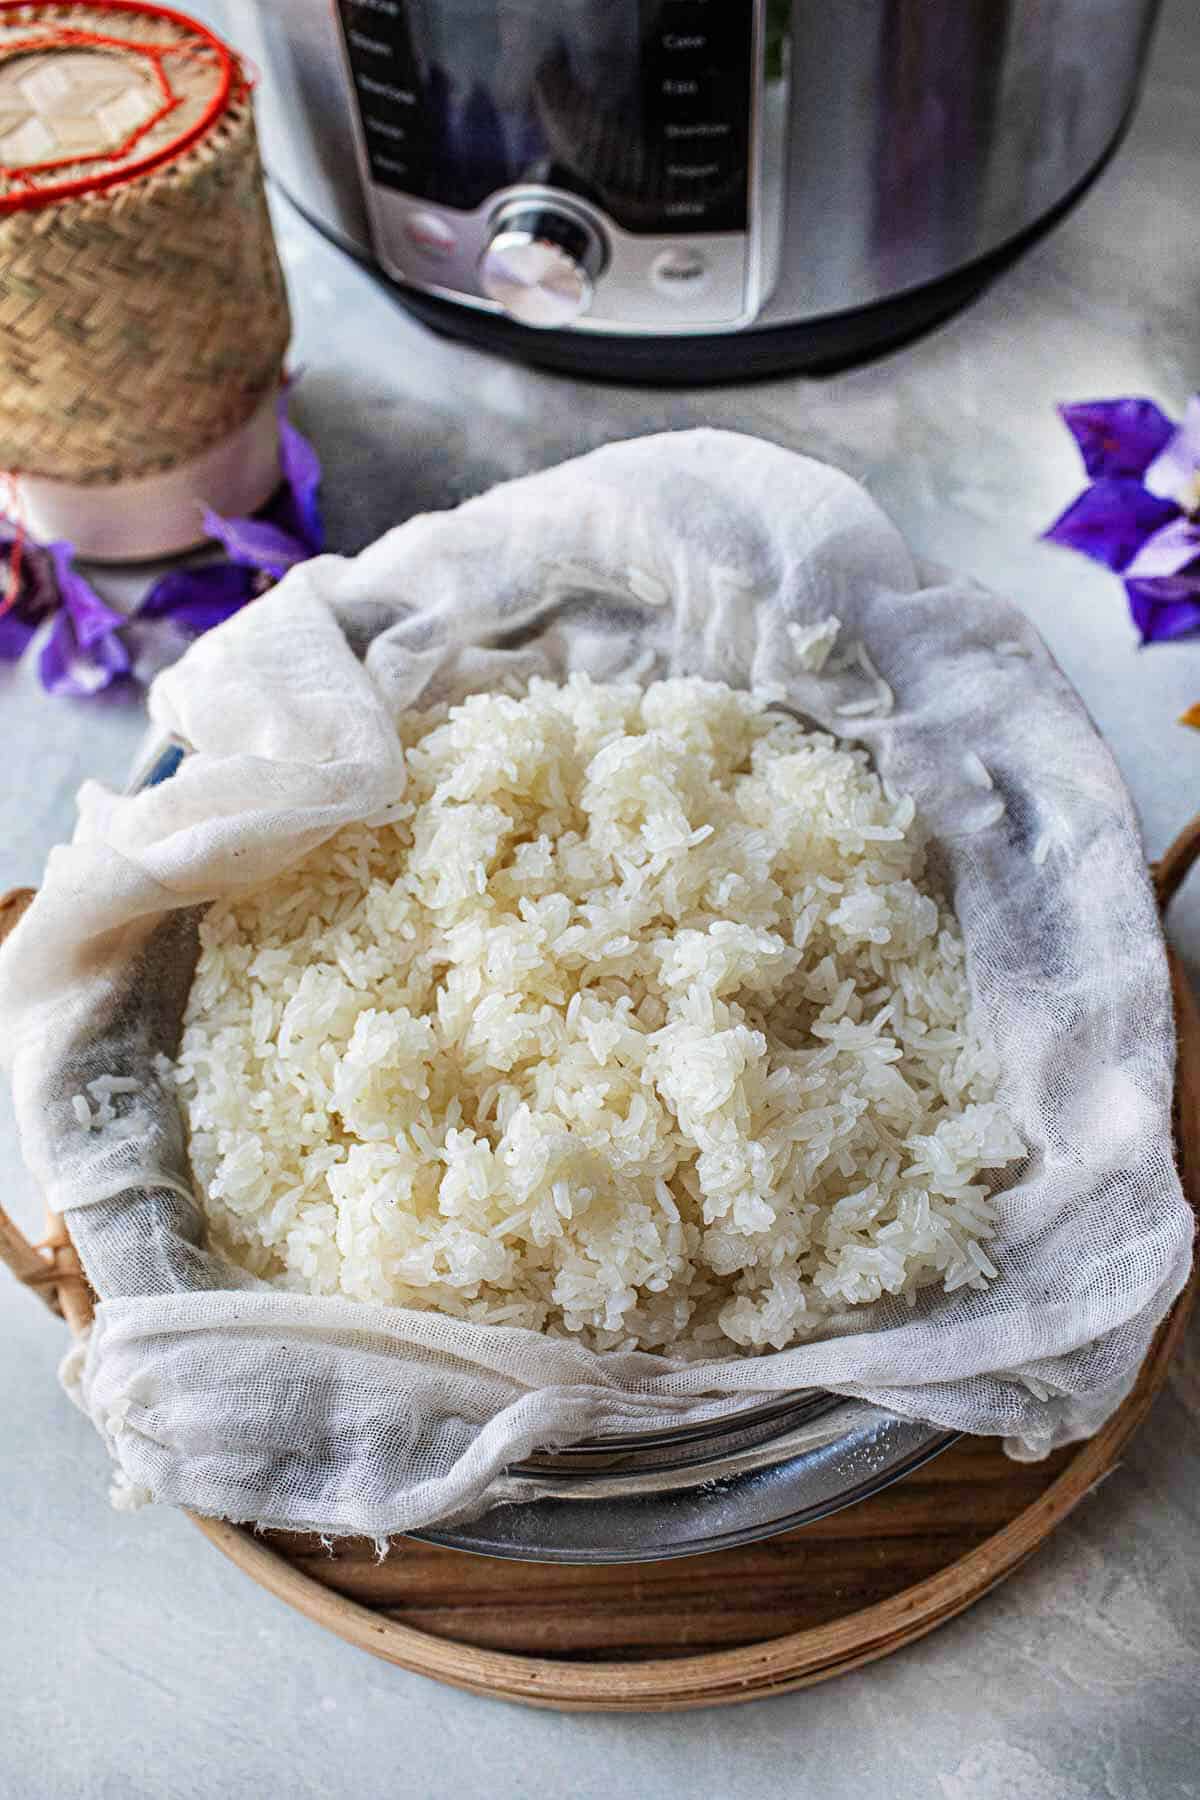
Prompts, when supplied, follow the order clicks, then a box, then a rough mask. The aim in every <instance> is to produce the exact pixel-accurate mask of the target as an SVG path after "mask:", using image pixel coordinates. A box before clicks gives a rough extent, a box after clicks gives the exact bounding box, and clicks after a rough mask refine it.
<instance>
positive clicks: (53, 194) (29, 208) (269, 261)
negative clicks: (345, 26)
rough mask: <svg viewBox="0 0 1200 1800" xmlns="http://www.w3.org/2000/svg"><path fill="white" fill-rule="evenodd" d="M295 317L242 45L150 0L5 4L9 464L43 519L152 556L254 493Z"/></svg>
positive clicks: (32, 515) (191, 536) (4, 446)
mask: <svg viewBox="0 0 1200 1800" xmlns="http://www.w3.org/2000/svg"><path fill="white" fill-rule="evenodd" d="M289 333H290V319H289V315H288V308H287V299H286V294H285V290H284V285H283V277H282V273H281V270H280V267H279V261H278V257H277V256H276V252H275V245H274V240H273V238H272V234H271V226H270V220H269V217H268V213H267V207H266V196H265V192H264V187H263V179H262V170H261V167H260V164H259V158H258V148H257V141H256V138H255V131H254V116H253V110H252V106H251V95H250V84H249V82H248V80H247V77H246V75H245V73H244V72H243V70H242V67H241V65H240V63H239V62H238V60H237V58H236V56H235V55H234V54H233V52H232V51H231V50H230V49H229V48H228V47H227V46H226V45H225V44H223V43H222V42H221V41H220V39H218V38H216V37H215V36H214V35H213V34H212V33H211V32H210V31H208V30H207V29H206V28H205V27H204V26H201V25H198V24H196V23H195V22H194V21H192V20H190V19H188V18H186V17H184V15H183V14H181V13H177V12H174V11H170V10H168V9H166V8H162V7H158V6H154V5H150V4H146V3H143V0H87V3H86V4H71V3H69V0H45V3H42V0H0V387H2V388H3V392H4V396H5V404H4V408H3V412H2V413H0V469H4V470H7V471H9V472H10V473H12V474H14V475H15V476H17V477H19V481H20V493H21V498H22V500H23V503H24V506H25V508H26V511H27V514H28V517H27V519H26V523H27V524H28V525H29V527H30V529H32V530H33V531H34V532H35V535H38V536H42V537H50V536H68V537H74V538H75V540H76V542H77V547H78V548H79V549H80V551H81V552H82V553H84V554H96V555H100V556H107V557H114V556H115V557H123V556H130V557H136V556H150V555H160V554H165V553H167V552H169V551H172V550H176V549H182V548H186V547H188V546H190V545H191V544H194V543H197V542H199V541H201V540H202V538H203V535H204V534H203V529H202V512H203V505H204V504H205V503H207V504H213V505H217V506H218V508H221V509H225V510H233V511H238V512H248V511H253V510H254V509H255V508H256V507H257V506H259V505H261V504H262V502H263V501H264V500H265V499H267V497H268V496H269V494H270V492H271V490H272V488H273V487H274V486H275V484H276V483H277V481H278V479H279V466H278V459H277V453H276V445H275V435H274V417H273V413H272V411H271V406H270V400H271V399H272V398H273V396H274V394H275V392H276V390H277V388H278V385H279V380H280V374H281V369H282V364H283V357H284V353H285V350H286V347H287V342H288V337H289ZM260 418H261V419H262V421H263V422H262V423H261V424H260V425H259V426H258V428H257V430H256V431H254V432H251V435H250V436H249V438H247V437H246V436H245V434H246V432H247V430H248V428H249V427H250V426H251V424H252V422H253V421H255V420H256V419H260ZM239 434H242V436H241V437H239ZM226 447H227V454H226V456H225V457H224V460H222V454H221V453H222V451H223V449H226ZM198 463H199V464H201V465H202V466H201V467H200V469H199V470H197V469H195V468H194V465H196V464H198ZM139 482H141V483H145V482H151V483H156V485H153V486H151V487H149V488H141V489H139V488H138V487H137V486H136V484H137V483H139ZM124 484H129V486H130V491H129V492H128V493H123V492H122V487H123V485H124ZM89 489H91V490H101V491H102V492H103V500H104V506H103V507H99V506H97V505H95V504H92V505H90V506H89V505H88V504H87V500H88V496H87V494H86V492H84V490H89ZM94 500H95V496H93V501H94ZM105 519H107V521H108V538H107V540H106V541H103V542H100V543H96V542H94V541H93V540H94V538H95V533H96V524H95V523H94V521H97V520H99V521H100V522H103V521H104V520H105ZM114 519H115V520H116V521H117V523H118V525H121V524H123V526H124V529H123V530H121V529H117V530H114V527H113V521H114Z"/></svg>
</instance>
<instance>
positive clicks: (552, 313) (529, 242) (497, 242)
mask: <svg viewBox="0 0 1200 1800" xmlns="http://www.w3.org/2000/svg"><path fill="white" fill-rule="evenodd" d="M603 257H604V252H603V247H602V246H601V244H600V243H599V241H598V239H597V238H596V236H595V234H594V233H593V232H592V231H591V230H590V229H589V228H588V227H587V226H585V225H584V224H583V223H582V222H581V221H579V220H577V219H575V218H573V217H571V216H569V215H567V214H566V213H559V212H557V211H555V210H552V209H550V208H525V209H522V210H519V211H516V212H514V213H512V214H510V215H508V216H502V217H501V218H500V220H499V222H498V226H497V230H496V234H495V236H494V237H493V238H492V241H491V243H490V244H489V245H488V246H487V249H486V250H485V251H484V253H483V255H482V257H481V258H480V261H479V284H480V286H481V287H482V289H483V291H484V293H485V294H486V295H487V296H488V298H489V300H494V301H495V302H496V304H497V305H498V306H502V307H503V308H504V311H505V312H506V313H508V315H509V317H510V318H513V319H519V320H520V322H521V324H523V325H539V326H543V327H545V326H555V325H569V324H570V323H571V321H572V319H577V318H578V317H579V315H580V314H581V313H585V312H586V311H587V309H588V307H589V306H590V305H591V303H592V291H593V289H592V283H593V278H594V277H595V275H596V274H598V272H599V270H600V267H601V265H602V263H603Z"/></svg>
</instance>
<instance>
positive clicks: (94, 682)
mask: <svg viewBox="0 0 1200 1800" xmlns="http://www.w3.org/2000/svg"><path fill="white" fill-rule="evenodd" d="M101 604H103V602H101ZM116 616H117V619H118V622H120V614H117V615H116ZM96 625H97V620H96V619H95V618H94V617H93V618H91V619H90V621H85V629H90V631H91V636H90V641H89V642H88V643H86V644H85V643H83V642H82V640H81V638H80V636H79V634H78V632H77V631H76V629H75V621H74V617H73V615H72V612H71V610H70V608H69V607H66V606H64V607H62V608H61V609H60V611H59V613H58V616H57V618H56V619H55V621H54V624H53V626H52V627H51V630H50V636H49V637H48V638H47V639H46V642H45V643H44V644H43V646H42V651H41V655H40V656H39V658H38V674H39V676H40V677H41V683H42V686H43V687H44V688H45V689H46V691H47V693H50V694H68V695H72V696H73V697H75V698H76V699H84V698H86V697H87V696H88V695H89V694H98V693H99V692H100V691H101V689H102V688H106V687H108V686H109V685H110V684H111V683H112V682H113V681H115V680H116V679H117V677H118V676H119V675H126V674H128V672H129V652H128V651H127V650H126V648H125V646H124V644H123V643H122V642H121V640H120V638H119V637H118V636H117V633H116V631H115V630H109V631H106V632H98V631H97V630H96Z"/></svg>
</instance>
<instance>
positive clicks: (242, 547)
mask: <svg viewBox="0 0 1200 1800" xmlns="http://www.w3.org/2000/svg"><path fill="white" fill-rule="evenodd" d="M204 529H205V531H206V532H207V533H208V535H209V537H211V538H215V539H216V540H217V542H218V543H219V544H220V545H221V546H222V547H223V549H224V551H225V554H226V556H228V558H229V560H230V561H231V562H235V563H240V564H241V566H242V567H243V568H245V569H262V570H263V571H264V572H265V573H266V574H268V575H272V576H274V578H275V579H276V581H278V580H279V578H280V576H282V575H286V574H287V572H288V570H289V569H290V568H292V567H293V566H294V565H295V564H296V563H298V562H307V560H308V558H309V557H310V556H311V555H312V551H311V550H310V549H309V548H308V546H307V544H304V543H302V542H301V541H300V539H299V538H296V537H293V536H292V534H291V532H290V531H285V530H284V528H283V527H282V526H281V525H276V524H274V523H273V522H272V521H271V520H270V519H269V518H261V517H260V518H254V519H225V518H222V516H221V514H220V513H215V512H206V513H205V515H204Z"/></svg>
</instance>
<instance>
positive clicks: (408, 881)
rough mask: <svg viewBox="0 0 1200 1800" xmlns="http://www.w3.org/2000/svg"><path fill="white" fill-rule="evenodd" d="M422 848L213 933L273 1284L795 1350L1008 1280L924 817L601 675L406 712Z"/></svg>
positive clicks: (207, 1199) (460, 1313)
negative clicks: (854, 1325)
mask: <svg viewBox="0 0 1200 1800" xmlns="http://www.w3.org/2000/svg"><path fill="white" fill-rule="evenodd" d="M401 735H402V738H403V741H404V744H405V747H406V748H405V759H406V763H407V770H408V784H407V787H406V790H405V791H404V793H403V794H402V795H399V796H398V797H397V803H396V805H395V807H394V808H393V809H392V811H391V814H390V816H389V819H388V821H387V822H386V823H382V824H379V825H376V826H370V827H369V826H366V825H356V826H353V827H349V828H347V829H345V830H343V831H341V832H339V833H338V834H337V836H336V837H334V838H333V839H331V840H330V841H329V842H328V843H327V844H325V845H323V846H322V847H321V848H320V849H319V850H317V851H315V852H314V853H313V854H312V855H310V856H309V857H308V858H307V859H306V860H305V861H304V862H302V863H300V864H299V865H297V866H296V867H295V868H294V869H292V870H291V871H289V872H288V873H287V874H285V875H284V876H282V877H280V878H279V879H277V880H275V881H273V882H272V883H271V884H270V885H269V886H267V887H264V888H262V889H260V890H259V891H256V892H255V893H253V894H252V895H250V896H249V897H247V898H243V899H239V900H238V901H236V902H229V903H219V904H216V905H214V906H212V907H211V908H210V909H209V911H208V913H207V914H206V916H205V918H204V920H203V922H202V924H201V928H200V940H201V950H200V958H199V963H198V966H197V970H196V975H195V980H194V983H193V987H192V991H191V997H190V1001H189V1004H188V1008H187V1015H186V1021H185V1030H184V1035H183V1040H182V1044H181V1048H180V1053H179V1059H178V1065H177V1080H178V1083H179V1087H180V1093H181V1097H182V1100H183V1104H184V1108H185V1112H186V1117H187V1121H188V1126H189V1130H190V1140H191V1158H192V1165H193V1169H194V1172H195V1175H196V1178H197V1181H198V1183H199V1186H200V1189H201V1192H202V1195H203V1198H204V1204H205V1206H206V1209H207V1213H208V1218H209V1222H210V1228H211V1235H212V1239H213V1241H214V1244H215V1247H216V1248H217V1249H219V1250H220V1251H221V1252H222V1253H223V1254H224V1255H225V1256H226V1257H228V1258H229V1259H231V1260H232V1261H233V1262H235V1263H237V1264H240V1265H241V1266H242V1267H243V1268H245V1269H247V1270H249V1271H251V1272H252V1273H253V1274H255V1275H257V1276H260V1277H262V1278H264V1279H266V1280H267V1281H271V1282H275V1283H277V1284H279V1285H280V1286H283V1287H287V1288H292V1289H297V1290H301V1291H304V1292H309V1293H315V1294H340V1295H346V1296H349V1297H350V1298H352V1299H356V1300H363V1301H374V1302H385V1303H389V1304H393V1305H397V1306H406V1307H420V1308H435V1309H437V1310H439V1311H441V1312H444V1313H448V1314H451V1315H453V1316H454V1317H456V1318H462V1319H472V1320H478V1321H484V1322H487V1323H490V1324H496V1325H516V1326H526V1327H530V1328H532V1329H534V1330H541V1331H548V1332H552V1333H556V1334H564V1333H571V1334H575V1335H578V1336H579V1337H581V1338H582V1339H584V1340H585V1341H586V1342H587V1343H588V1344H590V1345H591V1346H593V1347H595V1348H600V1349H609V1348H617V1347H627V1346H638V1347H641V1348H644V1349H662V1350H669V1351H670V1352H672V1353H675V1354H681V1355H697V1354H700V1355H703V1354H708V1355H714V1354H716V1355H720V1354H723V1353H726V1352H728V1351H730V1349H731V1346H734V1345H736V1346H739V1347H742V1348H750V1349H758V1348H765V1347H775V1348H782V1347H783V1346H785V1345H787V1344H789V1343H792V1342H793V1341H795V1340H796V1339H798V1338H800V1337H803V1336H806V1335H810V1334H812V1333H814V1332H817V1331H820V1330H822V1329H829V1328H830V1327H831V1325H833V1324H835V1323H836V1321H837V1317H838V1315H844V1314H845V1311H846V1309H847V1308H850V1307H856V1306H861V1305H863V1304H864V1303H867V1302H870V1301H874V1300H877V1299H879V1298H880V1297H881V1296H882V1295H896V1296H902V1297H903V1298H904V1299H905V1300H908V1301H910V1302H911V1301H912V1300H913V1298H914V1297H915V1295H916V1294H917V1292H918V1290H919V1289H921V1288H923V1287H925V1286H928V1285H933V1284H939V1285H941V1286H943V1287H945V1288H946V1289H948V1290H949V1289H953V1288H956V1287H958V1286H960V1285H962V1284H964V1283H967V1284H971V1285H974V1286H981V1285H983V1284H984V1283H985V1282H986V1281H987V1280H988V1278H989V1277H991V1276H993V1275H994V1274H995V1273H996V1270H995V1267H994V1265H993V1263H992V1262H991V1260H990V1259H989V1257H988V1255H987V1252H986V1250H985V1249H984V1248H983V1246H984V1244H985V1243H986V1242H987V1240H988V1238H989V1236H990V1235H991V1234H992V1231H993V1215H992V1208H991V1206H990V1204H989V1200H988V1183H987V1181H986V1180H985V1179H984V1172H985V1171H994V1170H999V1169H1001V1168H1002V1167H1003V1166H1004V1165H1005V1164H1006V1163H1008V1162H1010V1161H1012V1160H1013V1159H1014V1158H1016V1157H1018V1156H1020V1155H1021V1154H1022V1153H1023V1152H1022V1146H1021V1144H1020V1141H1019V1140H1018V1138H1017V1136H1016V1134H1015V1132H1014V1130H1013V1128H1012V1126H1011V1124H1010V1123H1009V1121H1008V1119H1007V1118H1006V1116H1005V1114H1004V1112H1003V1111H1002V1109H1001V1108H1000V1106H999V1105H998V1104H997V1103H996V1101H995V1092H996V1086H997V1080H998V1074H999V1071H998V1068H997V1064H996V1059H995V1057H994V1055H993V1053H992V1052H991V1050H990V1049H989V1048H988V1047H987V1046H986V1045H985V1044H984V1043H983V1042H981V1041H980V1038H979V1036H978V1035H977V1033H976V1030H975V1028H974V1026H973V1024H972V1020H971V1015H970V995H969V991H968V987H967V981H966V974H965V967H964V951H963V944H962V939H961V937H960V934H959V931H958V928H957V926H956V923H955V921H954V919H953V917H952V915H951V914H950V913H949V912H948V911H947V909H946V908H945V906H944V905H942V904H940V903H939V901H938V899H937V898H936V897H935V896H934V894H933V893H932V892H931V891H930V889H929V887H928V886H927V885H926V882H925V872H924V855H923V847H922V835H921V831H920V829H919V823H918V821H917V819H916V818H915V816H914V807H913V803H912V801H911V800H909V799H894V798H891V797H889V795H888V794H886V793H885V791H884V789H883V787H882V785H881V783H880V781H879V779H878V777H877V776H876V775H875V774H874V773H873V772H872V770H871V768H870V766H869V764H868V761H867V758H866V756H865V755H864V753H863V752H861V751H859V750H853V749H850V748H848V747H846V746H845V745H843V744H840V743H838V742H837V741H835V740H834V739H833V738H830V737H827V736H824V735H822V734H819V733H814V732H811V731H807V730H805V729H803V728H802V727H801V726H800V725H798V724H797V723H796V722H795V721H794V720H793V719H791V718H789V717H787V716H786V715H784V714H782V713H780V712H778V711H773V710H771V709H770V708H769V707H768V705H767V704H766V703H765V702H764V701H762V700H759V699H755V698H754V697H752V696H751V695H749V694H746V693H740V692H735V691H733V690H732V689H729V688H726V687H724V686H722V685H720V684H716V683H711V682H702V681H694V680H674V681H664V682H660V683H658V684H656V685H653V686H651V687H649V688H647V689H645V690H643V689H641V688H639V687H636V686H632V685H630V686H599V685H596V684H594V683H592V682H591V681H589V680H588V679H586V678H585V677H582V676H575V677H573V678H572V679H571V680H570V681H569V682H568V683H567V684H566V685H565V686H563V687H558V686H554V685H552V684H550V683H547V682H543V681H534V682H533V683H532V684H531V686H530V688H529V691H528V694H527V696H526V697H524V698H522V699H514V698H511V697H508V696H506V695H501V694H479V695H475V696H473V697H472V698H470V699H468V700H466V701H465V702H463V704H462V705H459V706H456V707H453V708H451V709H450V710H449V711H447V710H446V709H445V708H442V709H440V710H437V711H433V712H429V713H425V714H421V715H411V716H409V717H407V718H406V719H405V720H404V723H403V725H402V727H401Z"/></svg>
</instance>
